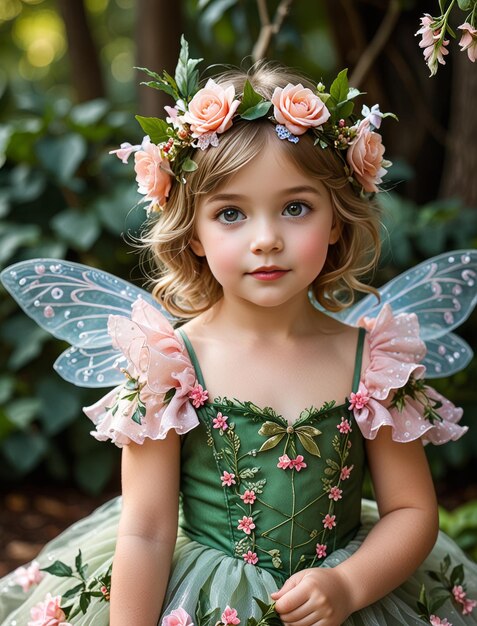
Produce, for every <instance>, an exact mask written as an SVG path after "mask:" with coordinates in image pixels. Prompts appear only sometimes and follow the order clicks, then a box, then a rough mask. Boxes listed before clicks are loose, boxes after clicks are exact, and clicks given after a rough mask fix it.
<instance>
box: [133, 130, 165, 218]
mask: <svg viewBox="0 0 477 626" xmlns="http://www.w3.org/2000/svg"><path fill="white" fill-rule="evenodd" d="M134 170H135V172H136V181H137V183H138V191H139V193H141V194H143V195H144V196H145V198H144V202H147V201H150V205H149V207H148V212H149V211H150V210H152V209H153V208H154V206H156V205H159V206H160V207H162V206H163V205H164V204H165V203H166V200H167V198H168V196H169V191H170V190H171V185H172V176H171V170H170V167H169V162H168V161H167V159H163V158H162V154H161V150H160V148H159V146H156V144H154V143H151V140H150V139H149V137H144V140H143V142H142V145H141V149H140V150H138V151H137V152H136V153H135V155H134Z"/></svg>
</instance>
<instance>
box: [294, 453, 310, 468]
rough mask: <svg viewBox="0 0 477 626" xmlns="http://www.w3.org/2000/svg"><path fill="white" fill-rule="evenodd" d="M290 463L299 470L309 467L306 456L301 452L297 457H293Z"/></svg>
mask: <svg viewBox="0 0 477 626" xmlns="http://www.w3.org/2000/svg"><path fill="white" fill-rule="evenodd" d="M290 463H291V468H292V469H296V471H297V472H299V471H300V470H301V469H303V468H305V467H307V464H306V463H305V462H304V458H303V456H302V455H301V454H299V455H298V456H297V457H296V458H295V459H292V460H291V461H290Z"/></svg>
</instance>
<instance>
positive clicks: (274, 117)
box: [110, 37, 395, 214]
mask: <svg viewBox="0 0 477 626" xmlns="http://www.w3.org/2000/svg"><path fill="white" fill-rule="evenodd" d="M200 61H202V59H190V58H189V49H188V44H187V42H186V40H185V39H184V37H182V39H181V52H180V56H179V62H178V64H177V67H176V71H175V75H174V77H172V76H170V75H169V74H168V73H167V72H165V71H164V72H163V75H162V76H159V75H158V74H156V73H155V72H151V71H150V70H148V69H145V68H139V69H141V70H142V71H144V72H146V73H147V74H148V75H149V76H150V77H151V78H153V80H152V81H150V82H147V83H143V84H145V85H147V86H149V87H153V88H155V89H160V90H162V91H165V92H166V93H168V94H169V95H170V96H172V97H173V98H174V100H175V106H174V107H165V109H166V112H167V114H168V115H167V117H166V119H165V120H163V119H159V118H156V117H142V116H140V115H137V116H136V119H137V120H138V122H139V124H140V125H141V127H142V129H143V130H144V132H145V133H146V136H145V137H144V139H143V141H142V143H141V144H140V145H136V146H133V145H131V144H130V143H122V144H121V147H120V148H119V149H118V150H112V151H111V152H110V154H116V155H117V157H118V158H119V159H121V161H122V162H123V163H127V161H128V159H129V157H130V155H131V154H132V153H134V160H135V165H134V169H135V172H136V181H137V183H138V192H139V193H140V194H142V195H143V196H144V198H143V202H147V203H148V206H147V213H148V214H149V213H150V212H151V211H158V210H162V209H163V208H164V206H165V204H166V202H167V199H168V197H169V192H170V190H171V187H172V185H173V183H174V180H177V181H179V182H180V183H185V182H186V179H185V177H184V174H186V173H187V172H192V171H194V170H196V169H197V164H196V162H195V161H193V160H192V159H191V150H192V149H200V150H206V149H209V148H210V149H213V148H215V147H217V146H218V145H219V141H220V136H221V135H222V134H223V133H225V132H226V131H227V130H229V128H230V127H231V126H232V125H233V124H234V123H235V121H236V120H239V119H242V120H256V119H259V118H268V119H269V120H270V121H271V122H272V123H273V124H275V130H276V133H277V136H278V137H279V139H281V140H284V141H290V142H293V143H297V142H298V141H299V140H300V136H301V135H303V134H304V133H306V132H310V133H311V134H312V135H313V137H314V142H315V145H316V146H317V147H318V148H319V149H328V148H331V149H334V150H335V151H336V152H337V153H338V154H339V155H340V157H341V159H342V161H343V168H344V170H345V173H346V175H347V176H348V179H349V181H350V183H351V184H352V185H353V188H354V189H355V191H356V192H357V193H358V194H361V195H366V194H369V193H376V192H378V191H379V188H378V184H379V183H381V182H382V177H383V176H384V175H385V174H386V169H385V168H386V167H389V166H390V165H391V163H390V162H389V161H386V160H385V159H384V158H383V154H384V146H383V144H382V140H381V135H380V134H379V133H377V132H376V130H377V129H379V127H380V126H381V120H382V119H383V118H384V117H388V116H392V117H394V118H395V116H394V115H393V114H392V113H382V112H381V111H380V110H379V105H377V104H375V105H374V106H373V107H371V109H369V108H368V107H367V106H366V105H365V106H363V108H362V111H361V116H362V117H361V119H357V118H356V117H355V116H354V115H353V109H354V103H353V99H354V98H356V97H357V96H359V95H361V92H360V91H358V90H357V89H354V88H350V87H349V84H348V77H347V70H343V71H341V72H340V73H339V74H338V76H337V78H336V79H335V80H334V81H333V83H332V85H331V87H330V90H329V92H327V91H326V88H325V86H324V85H323V84H322V83H319V84H318V85H317V88H316V91H312V90H311V89H309V88H307V87H303V85H301V84H297V85H292V84H290V83H289V84H288V85H286V87H284V88H281V87H277V88H276V89H275V91H274V93H273V96H272V98H271V100H270V101H268V100H265V99H264V98H262V96H261V95H260V94H258V93H257V92H256V91H255V90H254V89H253V87H252V85H251V84H250V82H249V81H248V80H247V81H246V82H245V86H244V90H243V93H242V94H240V95H236V93H235V88H234V87H233V86H232V85H229V86H226V87H224V86H222V85H220V84H217V83H216V82H215V81H214V80H212V79H209V80H208V81H207V84H206V85H205V87H203V88H202V89H199V72H198V70H197V69H196V67H197V65H198V63H200ZM272 106H273V113H272V114H271V115H270V109H271V108H272Z"/></svg>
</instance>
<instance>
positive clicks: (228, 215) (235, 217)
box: [217, 209, 245, 224]
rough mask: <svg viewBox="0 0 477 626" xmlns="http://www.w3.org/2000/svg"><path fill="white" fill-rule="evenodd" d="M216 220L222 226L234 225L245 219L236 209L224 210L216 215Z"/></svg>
mask: <svg viewBox="0 0 477 626" xmlns="http://www.w3.org/2000/svg"><path fill="white" fill-rule="evenodd" d="M217 219H218V221H219V222H222V224H234V223H235V222H241V221H242V220H244V219H245V215H244V214H243V213H242V212H241V211H239V210H238V209H224V210H223V211H221V212H220V213H219V214H218V215H217Z"/></svg>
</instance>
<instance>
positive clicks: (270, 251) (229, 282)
mask: <svg viewBox="0 0 477 626" xmlns="http://www.w3.org/2000/svg"><path fill="white" fill-rule="evenodd" d="M279 141H280V140H278V139H275V138H270V140H269V141H267V143H266V145H265V147H264V149H263V150H261V151H260V153H259V154H257V156H256V157H254V159H253V160H252V161H250V162H249V163H248V164H247V165H245V166H244V167H242V168H241V169H240V170H239V171H238V172H237V173H236V174H234V175H233V176H232V177H230V178H229V180H227V182H225V183H224V184H223V185H221V186H219V187H218V188H217V189H215V190H214V191H213V192H211V193H210V194H207V195H205V196H203V197H202V198H201V199H200V200H199V202H198V206H197V207H196V224H195V238H194V240H193V241H192V242H191V246H192V249H193V251H194V252H195V253H196V254H197V255H198V256H205V257H206V259H207V263H208V265H209V267H210V271H211V272H212V274H213V275H214V277H215V278H216V280H217V281H218V282H219V283H220V285H221V286H222V288H223V291H224V297H225V298H238V299H242V300H245V301H247V302H250V303H254V304H255V305H258V306H262V307H273V306H279V305H281V304H284V303H286V302H288V301H289V300H290V299H293V298H295V297H297V296H298V297H302V298H304V299H305V298H307V294H308V288H309V286H310V285H311V283H312V282H313V281H314V280H315V278H316V277H317V276H318V274H319V273H320V272H321V270H322V269H323V265H324V263H325V260H326V255H327V251H328V246H329V245H330V244H333V243H335V242H336V241H337V239H338V237H339V226H338V225H336V224H335V219H334V213H333V208H332V204H331V200H330V196H329V193H328V191H327V189H326V187H325V186H324V185H323V184H322V183H320V182H319V181H316V180H313V179H310V178H309V177H308V176H306V175H305V174H304V173H303V172H301V171H300V170H299V169H298V168H297V167H296V165H295V164H294V163H293V162H292V161H291V160H290V159H289V158H288V157H287V156H286V155H285V154H284V151H283V150H282V149H281V147H280V144H279V143H277V142H279ZM209 149H210V150H213V149H214V148H209Z"/></svg>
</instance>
